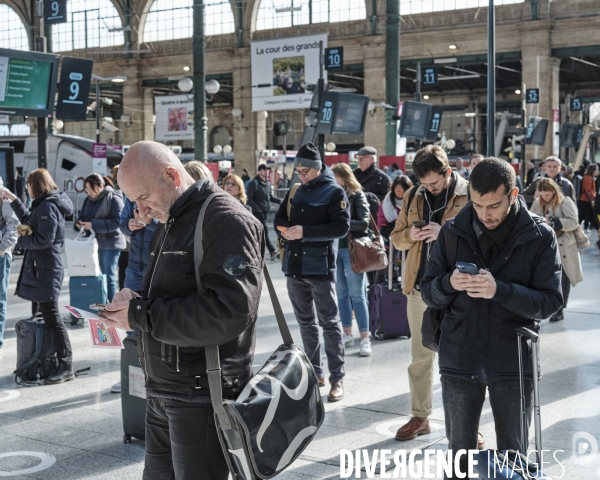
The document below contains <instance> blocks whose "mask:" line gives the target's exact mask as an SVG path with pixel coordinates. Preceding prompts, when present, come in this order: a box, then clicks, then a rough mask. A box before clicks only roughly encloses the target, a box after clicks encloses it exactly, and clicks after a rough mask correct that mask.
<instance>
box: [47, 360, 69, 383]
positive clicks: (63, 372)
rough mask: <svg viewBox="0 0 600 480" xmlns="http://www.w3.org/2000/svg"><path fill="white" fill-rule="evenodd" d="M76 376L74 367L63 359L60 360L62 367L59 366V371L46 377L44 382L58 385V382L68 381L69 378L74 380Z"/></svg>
mask: <svg viewBox="0 0 600 480" xmlns="http://www.w3.org/2000/svg"><path fill="white" fill-rule="evenodd" d="M74 378H75V374H74V373H73V367H72V366H70V365H66V364H65V363H64V362H63V361H61V362H60V367H58V371H57V372H56V373H55V374H54V375H51V376H50V377H48V378H46V381H45V382H44V383H45V384H46V385H56V384H57V383H63V382H68V381H69V380H73V379H74Z"/></svg>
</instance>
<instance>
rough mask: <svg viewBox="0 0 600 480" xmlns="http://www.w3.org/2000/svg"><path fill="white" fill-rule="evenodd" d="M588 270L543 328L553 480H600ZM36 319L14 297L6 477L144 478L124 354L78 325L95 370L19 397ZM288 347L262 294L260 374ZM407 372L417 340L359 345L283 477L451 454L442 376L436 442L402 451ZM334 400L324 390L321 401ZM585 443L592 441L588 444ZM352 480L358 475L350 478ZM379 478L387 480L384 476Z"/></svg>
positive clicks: (5, 399)
mask: <svg viewBox="0 0 600 480" xmlns="http://www.w3.org/2000/svg"><path fill="white" fill-rule="evenodd" d="M582 260H583V265H584V278H585V280H584V282H583V283H582V284H580V285H578V286H577V287H576V288H575V289H573V292H572V295H571V300H570V303H569V309H568V311H567V313H566V319H565V321H564V322H560V323H558V324H549V323H548V322H547V321H545V322H543V324H542V369H543V378H542V381H541V384H540V385H541V398H542V425H543V440H544V448H545V449H549V450H553V451H556V450H563V451H564V452H556V458H557V459H558V460H559V461H560V463H561V464H562V465H564V468H565V469H566V472H565V473H564V476H562V477H561V475H563V471H562V467H561V465H559V464H558V463H557V462H556V461H554V460H552V456H551V455H550V456H549V457H550V458H548V460H550V464H549V465H546V466H545V472H546V474H548V475H551V476H552V478H564V479H593V478H596V479H597V478H600V457H598V458H595V459H594V460H593V461H592V462H591V463H590V464H587V465H581V464H580V463H581V458H580V457H579V456H577V457H574V456H573V450H572V448H573V437H574V435H577V434H578V432H587V433H589V434H590V435H591V439H589V438H588V440H585V441H586V442H587V443H589V444H590V445H589V448H588V451H590V449H592V448H594V447H597V441H598V440H597V439H598V438H600V389H599V386H600V348H598V343H599V342H600V336H599V337H598V338H596V335H599V333H600V309H599V306H600V299H599V290H598V285H599V284H600V254H599V253H598V251H597V250H595V249H594V248H592V247H590V248H589V249H587V250H586V251H584V252H583V254H582ZM20 263H21V260H20V259H16V260H15V262H14V264H13V269H12V274H11V286H10V292H13V291H14V286H15V283H16V279H17V274H18V272H19V269H20ZM270 271H271V272H272V275H273V276H274V279H275V282H276V288H277V291H278V294H279V296H280V299H281V301H282V305H283V308H284V312H285V314H286V317H287V319H288V321H289V325H290V327H291V331H292V335H293V336H294V338H295V339H296V340H297V341H300V337H299V331H298V327H297V325H296V322H295V321H294V317H293V312H292V309H291V305H290V302H289V300H288V298H287V295H286V289H285V282H284V280H283V276H282V275H281V273H280V272H279V265H278V264H277V263H275V262H272V263H271V264H270ZM66 285H67V280H65V288H64V289H63V292H64V293H63V295H62V296H61V299H60V301H61V303H62V304H63V305H66V304H68V289H67V288H66ZM28 311H29V304H28V303H27V302H24V301H22V300H20V299H18V298H17V297H14V296H12V295H11V296H10V297H9V306H8V324H7V329H6V334H5V348H4V355H3V356H2V357H0V476H7V475H8V472H16V471H20V470H26V469H31V468H34V467H36V466H38V465H40V464H41V465H42V466H44V465H45V462H49V461H51V458H52V457H54V458H55V459H56V463H54V464H53V465H52V466H50V467H48V468H45V469H44V470H40V471H33V472H31V473H28V474H27V475H17V476H15V477H14V478H39V479H45V480H67V479H128V478H131V479H134V478H136V479H138V478H141V474H142V469H143V458H144V450H143V443H142V442H140V441H134V443H133V444H127V445H124V444H123V441H122V435H123V429H122V422H121V404H120V395H116V394H111V393H110V387H111V385H112V384H114V383H115V382H117V381H118V380H119V352H118V351H102V350H98V349H93V348H92V347H91V345H90V338H89V334H88V331H87V329H86V327H84V326H83V325H81V324H80V325H78V326H75V327H70V326H69V327H68V329H69V333H70V336H71V341H72V343H73V350H74V359H75V367H76V368H84V367H88V366H90V367H91V371H90V374H89V375H85V376H81V377H79V378H77V379H76V380H75V381H73V382H69V383H66V384H62V385H56V386H45V387H31V388H26V387H17V386H16V385H15V383H14V377H13V375H12V373H11V372H12V371H13V369H14V365H15V359H16V347H15V334H14V325H15V323H16V321H17V320H18V319H20V318H23V317H25V316H27V314H28ZM279 343H280V338H279V336H278V331H277V327H276V323H275V318H274V316H273V314H272V309H271V306H270V302H269V297H268V294H267V291H266V288H265V289H264V296H263V300H262V302H261V307H260V318H259V321H258V335H257V354H256V357H255V362H254V364H255V367H259V366H261V365H262V363H263V362H264V361H265V360H266V358H267V357H268V355H269V354H270V353H271V351H272V350H273V349H274V348H275V347H276V346H277V345H278V344H279ZM409 362H410V349H409V341H408V340H406V339H399V340H387V341H385V342H377V341H374V342H373V356H372V357H370V358H361V357H359V355H358V347H357V346H355V347H353V348H349V349H348V350H347V364H346V365H347V366H346V371H347V375H346V380H345V387H346V398H345V399H344V400H343V401H341V402H339V403H337V404H327V403H325V405H326V411H327V414H326V417H325V422H324V424H323V426H322V428H321V429H320V431H319V433H318V435H317V438H316V439H315V441H314V442H313V443H312V444H311V445H310V446H309V448H307V449H306V450H305V451H304V452H303V454H302V455H301V457H300V458H299V459H298V460H297V461H296V462H295V463H294V464H293V465H292V467H291V468H290V469H289V470H288V471H287V472H285V473H284V474H282V475H280V476H279V477H277V478H281V479H286V480H291V479H298V480H301V479H302V480H309V479H324V478H331V479H333V478H340V467H339V461H340V450H341V449H347V450H356V449H367V450H368V451H369V452H370V454H372V453H373V451H374V450H376V449H378V450H382V449H389V450H391V451H392V452H393V451H395V450H398V449H407V450H408V451H411V450H412V449H421V450H423V449H425V448H428V447H430V448H438V447H439V448H440V449H442V450H444V449H446V448H447V442H446V439H445V433H444V423H443V411H442V406H441V387H440V384H439V379H438V378H439V377H438V375H437V373H436V375H435V377H434V378H435V384H434V414H433V416H432V427H433V429H432V433H431V434H429V435H427V436H423V437H418V439H416V440H414V441H411V442H405V443H402V444H400V443H398V442H396V441H395V440H394V439H393V434H394V432H395V431H396V429H397V428H399V427H400V426H401V425H402V424H403V423H404V422H405V421H406V420H408V418H409V414H410V396H409V390H408V380H407V374H406V368H407V366H408V364H409ZM15 392H16V393H15ZM326 393H327V392H326V389H323V394H324V395H325V394H326ZM17 394H18V396H16V397H14V396H15V395H17ZM13 397H14V398H13ZM515 414H516V415H517V414H518V412H515ZM480 430H481V431H482V433H483V434H484V435H485V437H486V439H487V446H488V447H489V448H493V447H494V446H495V439H494V424H493V418H492V413H491V409H490V407H489V403H487V402H486V405H485V407H484V411H483V415H482V419H481V428H480ZM532 439H533V434H532ZM592 440H593V441H594V442H596V445H594V442H592ZM582 442H584V440H580V441H579V443H582ZM596 451H597V448H596ZM14 452H39V453H41V454H42V457H43V459H42V458H38V457H32V456H27V455H19V456H14V455H11V456H7V455H6V454H12V453H14ZM43 454H48V455H51V456H52V457H48V456H47V455H46V456H44V455H43ZM417 458H422V457H417ZM49 459H50V460H49ZM584 460H585V458H584ZM391 468H392V469H393V466H392V467H391ZM392 472H393V470H389V471H388V473H392ZM351 478H356V476H355V475H354V474H353V475H352V477H351ZM360 478H367V474H366V473H365V472H364V471H363V472H362V473H361V477H360ZM375 478H380V477H379V475H376V477H375ZM409 478H410V477H409ZM413 478H419V477H413Z"/></svg>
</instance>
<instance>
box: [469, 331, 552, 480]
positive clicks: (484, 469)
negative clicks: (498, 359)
mask: <svg viewBox="0 0 600 480" xmlns="http://www.w3.org/2000/svg"><path fill="white" fill-rule="evenodd" d="M516 330H517V341H518V342H519V344H518V348H519V380H520V383H521V411H520V412H519V414H520V415H519V416H520V419H521V445H526V440H527V438H526V435H525V431H526V428H525V426H526V424H527V411H526V410H525V388H524V385H523V352H522V338H523V337H525V338H528V339H529V340H531V352H532V362H533V424H534V428H535V452H532V455H529V456H527V455H523V454H521V453H518V452H516V451H514V450H482V451H481V452H479V453H478V454H477V455H475V459H476V460H477V465H476V466H475V468H474V473H477V474H478V475H479V476H478V478H484V479H488V478H489V479H492V478H511V479H514V480H533V479H536V480H544V479H546V480H550V477H548V476H546V475H544V473H543V467H542V468H541V469H538V468H539V467H538V466H539V465H542V466H543V463H542V461H541V460H542V459H541V454H542V420H541V416H540V390H539V384H538V374H539V371H538V346H539V335H538V334H537V333H535V332H533V331H532V330H529V329H527V328H517V329H516ZM547 452H549V450H547ZM546 463H548V462H546Z"/></svg>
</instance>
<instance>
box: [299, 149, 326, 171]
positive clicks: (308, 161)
mask: <svg viewBox="0 0 600 480" xmlns="http://www.w3.org/2000/svg"><path fill="white" fill-rule="evenodd" d="M322 166H323V164H322V163H321V155H320V154H319V149H318V148H317V146H316V145H314V144H313V143H307V144H306V145H302V146H301V147H300V150H298V153H297V154H296V158H295V159H294V168H297V167H308V168H314V169H315V170H321V167H322Z"/></svg>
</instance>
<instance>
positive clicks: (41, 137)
mask: <svg viewBox="0 0 600 480" xmlns="http://www.w3.org/2000/svg"><path fill="white" fill-rule="evenodd" d="M35 16H36V17H37V26H38V28H37V33H38V36H37V37H35V51H36V52H46V37H45V36H44V2H43V1H39V0H38V1H36V2H35ZM37 137H38V168H46V166H47V165H48V119H47V118H46V117H38V119H37Z"/></svg>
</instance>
